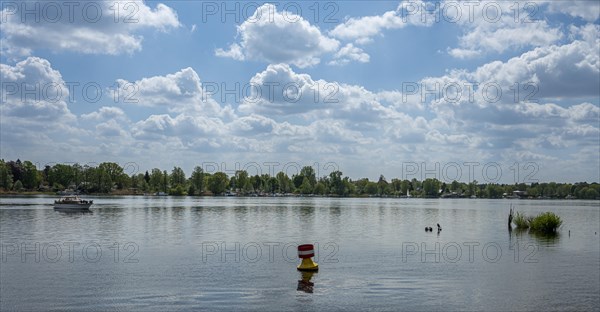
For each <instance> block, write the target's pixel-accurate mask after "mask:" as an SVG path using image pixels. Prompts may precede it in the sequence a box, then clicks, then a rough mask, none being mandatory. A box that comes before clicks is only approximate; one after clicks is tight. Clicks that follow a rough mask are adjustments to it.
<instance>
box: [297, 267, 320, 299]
mask: <svg viewBox="0 0 600 312" xmlns="http://www.w3.org/2000/svg"><path fill="white" fill-rule="evenodd" d="M315 273H316V272H311V271H303V272H300V276H301V278H302V279H301V280H299V281H298V288H297V290H298V291H303V292H305V293H308V294H312V293H313V289H314V287H315V283H313V282H311V281H310V280H311V279H312V277H313V275H314V274H315Z"/></svg>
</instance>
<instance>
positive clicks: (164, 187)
mask: <svg viewBox="0 0 600 312" xmlns="http://www.w3.org/2000/svg"><path fill="white" fill-rule="evenodd" d="M160 189H161V190H162V191H163V192H165V193H166V192H167V190H168V189H169V174H168V173H167V170H164V171H163V174H162V181H161V184H160Z"/></svg>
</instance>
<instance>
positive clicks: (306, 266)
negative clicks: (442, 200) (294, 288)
mask: <svg viewBox="0 0 600 312" xmlns="http://www.w3.org/2000/svg"><path fill="white" fill-rule="evenodd" d="M314 256H315V250H314V247H313V245H312V244H304V245H300V246H298V257H299V258H300V259H302V262H301V263H300V265H299V266H298V270H300V271H317V270H319V265H318V264H317V263H316V262H314V261H313V260H312V257H314Z"/></svg>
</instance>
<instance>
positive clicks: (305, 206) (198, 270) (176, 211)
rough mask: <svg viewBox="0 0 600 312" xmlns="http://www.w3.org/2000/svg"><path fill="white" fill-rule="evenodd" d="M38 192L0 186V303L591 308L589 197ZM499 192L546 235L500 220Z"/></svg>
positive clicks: (595, 238)
mask: <svg viewBox="0 0 600 312" xmlns="http://www.w3.org/2000/svg"><path fill="white" fill-rule="evenodd" d="M53 199H54V198H53V197H46V196H39V197H2V198H0V239H1V243H2V246H1V247H2V250H1V251H2V259H1V263H0V310H2V311H8V310H38V311H51V310H56V311H68V310H78V311H79V310H90V311H106V310H128V311H137V310H154V311H165V310H207V311H215V310H226V311H232V310H272V311H283V310H285V311H289V310H295V311H324V310H357V309H359V310H366V309H371V310H379V311H384V310H385V311H399V310H408V311H415V310H427V311H430V310H446V311H447V310H489V311H499V310H538V311H547V310H579V311H592V310H595V311H598V310H599V309H600V295H599V293H600V235H599V234H598V233H599V232H600V202H599V201H566V200H560V201H559V200H556V201H546V200H484V199H396V198H368V199H336V198H192V197H180V198H179V197H133V196H131V197H98V198H93V199H94V203H95V204H94V205H93V206H92V208H91V210H92V213H85V214H84V213H62V212H58V211H55V210H54V209H53V208H52V206H51V205H50V203H52V201H53ZM511 204H512V205H513V206H514V207H515V208H516V210H517V211H521V212H525V213H526V214H529V215H531V214H537V213H539V212H543V211H552V212H555V213H556V214H558V215H559V216H560V217H561V218H562V219H563V226H562V228H561V229H560V231H559V235H558V236H556V237H539V236H535V235H532V234H529V233H527V232H517V231H515V230H513V231H509V230H508V228H507V224H506V223H507V216H508V211H509V206H510V205H511ZM436 223H439V224H440V225H441V226H442V228H443V230H442V231H441V232H439V233H437V231H435V228H436ZM426 226H432V227H433V228H434V232H425V230H424V229H425V227H426ZM569 230H570V234H569ZM302 243H313V244H315V251H316V253H317V255H316V257H315V259H314V260H315V261H316V262H318V263H319V271H318V273H315V274H313V275H312V276H310V274H305V275H304V276H303V275H302V274H301V273H300V272H298V271H297V270H296V266H297V265H298V264H299V263H300V261H299V259H298V258H297V250H296V247H297V245H299V244H302ZM300 281H302V282H300ZM309 281H310V283H313V284H314V285H312V286H311V285H310V283H309ZM299 289H300V290H299Z"/></svg>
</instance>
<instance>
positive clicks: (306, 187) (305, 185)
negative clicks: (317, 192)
mask: <svg viewBox="0 0 600 312" xmlns="http://www.w3.org/2000/svg"><path fill="white" fill-rule="evenodd" d="M312 190H313V188H312V186H311V185H310V182H309V181H308V178H307V177H304V180H303V181H302V184H301V185H300V193H302V194H305V195H306V194H311V193H312Z"/></svg>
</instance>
